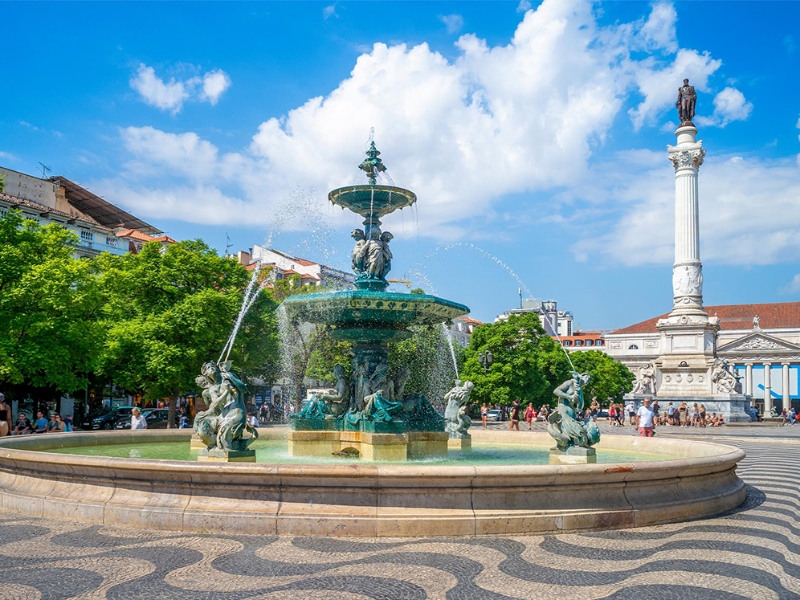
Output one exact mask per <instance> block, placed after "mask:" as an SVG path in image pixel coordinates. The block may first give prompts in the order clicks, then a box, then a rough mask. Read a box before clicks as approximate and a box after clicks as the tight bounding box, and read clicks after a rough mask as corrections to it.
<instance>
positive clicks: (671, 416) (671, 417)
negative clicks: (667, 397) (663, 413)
mask: <svg viewBox="0 0 800 600" xmlns="http://www.w3.org/2000/svg"><path fill="white" fill-rule="evenodd" d="M667 425H669V426H672V425H675V406H674V405H673V404H672V402H670V403H669V405H668V406H667Z"/></svg>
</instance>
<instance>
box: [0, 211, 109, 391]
mask: <svg viewBox="0 0 800 600" xmlns="http://www.w3.org/2000/svg"><path fill="white" fill-rule="evenodd" d="M77 241H78V240H77V237H76V236H75V235H74V234H72V233H70V232H69V231H67V230H66V229H64V228H62V227H59V226H58V225H55V224H51V225H47V226H45V227H41V226H40V225H39V224H38V223H37V222H35V221H33V220H30V219H23V217H22V216H21V215H20V213H19V212H18V211H16V210H10V211H8V213H7V214H6V215H4V216H3V217H0V380H1V381H7V382H9V383H15V384H20V383H23V382H24V383H26V384H28V385H32V386H35V387H49V388H51V389H55V390H57V391H59V392H62V393H71V392H74V391H76V390H78V389H82V388H83V387H85V385H86V383H85V382H86V378H85V375H86V372H87V371H91V369H92V368H93V366H94V364H95V362H96V360H97V359H98V356H99V354H100V349H101V347H102V341H103V338H104V329H103V326H102V325H101V324H100V323H99V317H100V310H101V307H102V296H101V293H100V289H99V286H98V285H97V281H96V278H95V272H94V267H95V265H94V264H93V263H92V262H91V261H88V260H79V259H75V258H73V257H72V252H73V247H74V245H75V244H76V243H77Z"/></svg>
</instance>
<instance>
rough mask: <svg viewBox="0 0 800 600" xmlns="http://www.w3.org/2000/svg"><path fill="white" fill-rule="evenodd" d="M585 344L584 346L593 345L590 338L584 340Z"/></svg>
mask: <svg viewBox="0 0 800 600" xmlns="http://www.w3.org/2000/svg"><path fill="white" fill-rule="evenodd" d="M585 345H586V346H593V345H594V341H592V340H586V344H585Z"/></svg>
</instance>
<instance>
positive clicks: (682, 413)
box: [678, 402, 689, 427]
mask: <svg viewBox="0 0 800 600" xmlns="http://www.w3.org/2000/svg"><path fill="white" fill-rule="evenodd" d="M688 412H689V409H688V408H686V402H681V405H680V406H679V407H678V425H680V426H681V427H686V425H687V419H686V415H687V414H688Z"/></svg>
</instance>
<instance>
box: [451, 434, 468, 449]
mask: <svg viewBox="0 0 800 600" xmlns="http://www.w3.org/2000/svg"><path fill="white" fill-rule="evenodd" d="M447 448H448V450H464V451H467V450H472V436H471V435H469V434H468V435H465V436H464V437H460V438H450V439H449V440H447Z"/></svg>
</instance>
